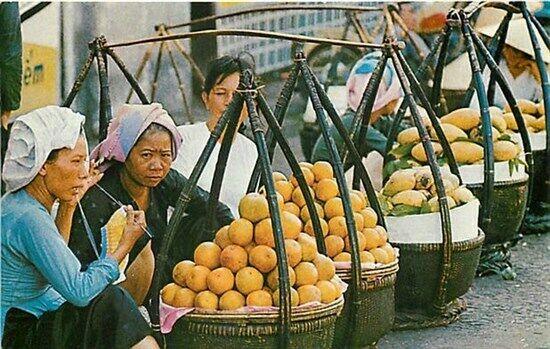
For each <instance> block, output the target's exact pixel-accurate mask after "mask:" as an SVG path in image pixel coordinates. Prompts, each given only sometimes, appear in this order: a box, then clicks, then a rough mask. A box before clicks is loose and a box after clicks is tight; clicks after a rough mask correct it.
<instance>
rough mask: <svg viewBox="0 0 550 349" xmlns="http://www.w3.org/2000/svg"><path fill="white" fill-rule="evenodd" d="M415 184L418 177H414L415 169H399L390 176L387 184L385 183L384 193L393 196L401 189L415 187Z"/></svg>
mask: <svg viewBox="0 0 550 349" xmlns="http://www.w3.org/2000/svg"><path fill="white" fill-rule="evenodd" d="M415 185H416V179H415V178H414V171H409V170H401V171H397V172H394V173H393V174H392V175H391V176H390V178H389V179H388V181H387V182H386V185H384V189H383V194H384V195H387V196H393V195H395V194H397V193H399V192H400V191H404V190H409V189H414V186H415Z"/></svg>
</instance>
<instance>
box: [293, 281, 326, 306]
mask: <svg viewBox="0 0 550 349" xmlns="http://www.w3.org/2000/svg"><path fill="white" fill-rule="evenodd" d="M298 296H299V297H300V305H302V304H306V303H311V302H320V301H321V290H319V289H318V288H317V286H315V285H304V286H301V287H299V288H298Z"/></svg>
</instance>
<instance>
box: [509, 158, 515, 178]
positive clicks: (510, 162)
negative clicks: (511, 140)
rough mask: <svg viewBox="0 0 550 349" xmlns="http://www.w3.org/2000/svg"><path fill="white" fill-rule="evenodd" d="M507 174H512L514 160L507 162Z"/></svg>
mask: <svg viewBox="0 0 550 349" xmlns="http://www.w3.org/2000/svg"><path fill="white" fill-rule="evenodd" d="M508 172H509V173H510V176H511V175H512V173H514V159H512V160H508Z"/></svg>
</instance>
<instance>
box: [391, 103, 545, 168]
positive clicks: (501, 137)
mask: <svg viewBox="0 0 550 349" xmlns="http://www.w3.org/2000/svg"><path fill="white" fill-rule="evenodd" d="M518 106H519V108H520V110H521V112H522V115H523V119H524V120H525V124H526V126H527V129H528V130H529V132H539V131H542V130H544V128H545V118H544V114H543V113H544V106H542V105H540V104H539V105H537V104H535V103H533V102H531V101H528V100H522V99H520V100H518ZM489 112H490V115H491V125H492V139H493V151H494V158H495V162H502V161H508V162H509V167H510V170H511V171H512V169H513V168H517V167H518V166H519V165H520V164H522V165H525V164H524V163H523V161H522V160H521V159H519V155H520V153H521V148H520V146H519V144H518V143H517V142H515V141H514V140H513V139H512V137H511V134H513V133H515V132H517V130H518V126H517V124H516V122H515V119H514V116H513V114H512V113H511V112H510V110H509V107H508V106H506V107H505V108H504V110H501V109H500V108H498V107H490V108H489ZM440 122H441V128H442V129H443V133H444V134H445V136H446V138H447V140H448V141H449V143H450V145H451V151H452V152H453V155H454V157H455V160H456V161H457V163H458V164H459V165H469V164H482V163H483V157H484V149H483V138H482V132H481V129H482V125H481V115H480V113H479V111H478V110H475V109H471V108H461V109H457V110H455V111H452V112H451V113H449V114H447V115H445V116H443V117H441V119H440ZM423 123H424V126H426V128H427V130H428V133H429V134H430V141H431V143H432V146H433V148H434V151H435V154H436V156H437V159H438V162H439V164H440V165H443V164H445V163H446V159H445V158H444V156H443V148H442V147H441V144H439V141H438V139H437V135H436V133H435V130H434V128H433V127H432V124H431V122H430V121H429V119H424V120H423ZM397 142H398V145H397V146H395V147H394V148H393V149H392V150H391V154H392V155H393V156H394V157H395V158H396V160H394V161H391V162H389V163H388V164H387V165H386V166H385V168H384V176H385V178H387V177H388V176H389V175H391V174H392V173H393V172H395V171H396V170H398V169H406V168H413V167H417V166H420V165H425V164H427V157H426V153H425V152H424V148H423V146H422V143H421V142H420V135H419V133H418V130H417V129H416V127H410V128H408V129H405V130H403V131H401V132H400V133H399V134H398V135H397Z"/></svg>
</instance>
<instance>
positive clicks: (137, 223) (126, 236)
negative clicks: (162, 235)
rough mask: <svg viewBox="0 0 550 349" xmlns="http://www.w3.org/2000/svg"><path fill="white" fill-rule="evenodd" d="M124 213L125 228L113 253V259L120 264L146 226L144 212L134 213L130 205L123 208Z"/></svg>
mask: <svg viewBox="0 0 550 349" xmlns="http://www.w3.org/2000/svg"><path fill="white" fill-rule="evenodd" d="M124 210H125V211H126V226H125V227H124V232H123V233H122V237H121V238H120V242H119V244H118V246H117V248H116V250H115V252H113V257H114V258H115V259H116V260H117V261H118V262H119V263H120V262H121V261H122V260H123V259H124V257H126V255H127V254H128V253H129V252H130V251H131V250H132V248H133V247H134V244H135V243H136V241H138V240H139V238H140V237H141V236H142V235H143V233H144V228H145V227H146V226H147V223H146V222H145V212H143V211H135V210H134V208H133V207H132V205H128V206H125V207H124Z"/></svg>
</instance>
